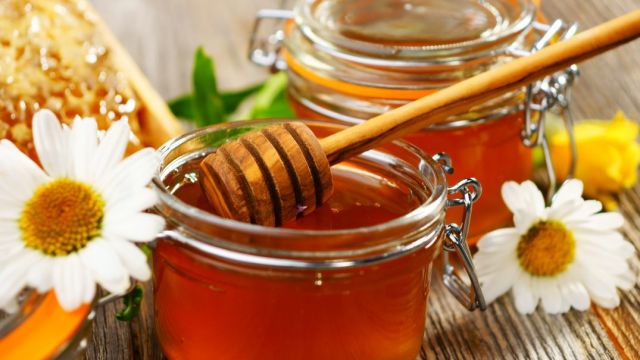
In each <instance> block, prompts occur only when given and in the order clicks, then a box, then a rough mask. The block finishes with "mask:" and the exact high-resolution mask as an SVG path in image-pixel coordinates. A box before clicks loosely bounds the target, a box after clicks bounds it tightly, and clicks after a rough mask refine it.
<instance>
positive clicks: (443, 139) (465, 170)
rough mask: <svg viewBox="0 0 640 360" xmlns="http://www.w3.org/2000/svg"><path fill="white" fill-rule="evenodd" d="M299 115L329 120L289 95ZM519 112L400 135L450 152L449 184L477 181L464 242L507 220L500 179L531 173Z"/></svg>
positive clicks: (454, 218)
mask: <svg viewBox="0 0 640 360" xmlns="http://www.w3.org/2000/svg"><path fill="white" fill-rule="evenodd" d="M290 102H291V104H292V106H293V109H294V110H295V112H296V114H297V116H298V117H300V118H307V119H318V120H330V121H331V120H333V119H330V118H327V117H326V116H323V115H321V114H318V113H316V112H314V111H311V110H310V109H308V108H307V107H305V106H303V105H302V104H300V103H298V102H297V101H295V99H293V98H291V97H290ZM523 122H524V114H523V113H522V112H516V113H513V114H510V115H506V116H503V117H500V118H496V119H491V120H489V121H486V122H478V123H476V124H471V125H469V126H463V127H458V128H450V129H442V130H435V129H434V130H422V131H420V132H417V133H415V134H411V135H408V136H406V137H405V138H404V139H405V140H407V141H409V142H411V143H413V144H415V145H417V146H418V147H419V148H420V149H422V150H423V151H424V152H425V153H427V154H436V153H438V152H445V153H447V154H449V155H450V156H451V159H452V161H453V167H454V169H455V172H454V174H452V175H448V176H447V181H448V183H449V185H450V186H451V185H453V184H455V183H456V182H458V181H460V180H462V179H464V178H468V177H474V178H476V179H478V180H479V181H480V183H481V184H482V196H481V197H480V199H479V200H478V202H476V203H475V204H474V205H473V216H472V220H471V230H470V239H468V241H469V243H471V244H473V243H475V242H476V241H477V240H478V239H479V237H480V236H482V235H483V234H485V233H487V232H489V231H491V230H494V229H497V228H500V227H504V226H507V225H509V224H510V222H511V213H510V212H509V210H508V209H507V207H506V206H505V205H504V202H503V200H502V195H501V193H500V188H501V187H502V184H503V183H504V182H505V181H517V182H522V181H524V180H527V179H530V178H531V176H532V173H533V164H532V155H531V149H529V148H527V147H526V146H524V145H523V144H522V141H521V137H520V132H521V131H522V128H523V126H524V125H523ZM461 218H462V209H461V208H451V209H449V210H448V211H447V220H448V221H449V222H457V223H460V220H461Z"/></svg>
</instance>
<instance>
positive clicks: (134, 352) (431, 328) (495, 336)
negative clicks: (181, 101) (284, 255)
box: [86, 0, 640, 359]
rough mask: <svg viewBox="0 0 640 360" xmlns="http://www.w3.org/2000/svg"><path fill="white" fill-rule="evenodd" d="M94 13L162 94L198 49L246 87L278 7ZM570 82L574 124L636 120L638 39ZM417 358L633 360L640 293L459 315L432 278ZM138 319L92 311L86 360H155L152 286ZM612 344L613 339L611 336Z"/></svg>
mask: <svg viewBox="0 0 640 360" xmlns="http://www.w3.org/2000/svg"><path fill="white" fill-rule="evenodd" d="M94 3H95V6H96V7H97V8H98V11H99V12H101V13H102V14H103V16H104V17H105V20H106V22H107V23H108V24H109V25H110V26H111V28H112V30H113V31H114V33H115V34H116V36H118V38H120V40H121V41H122V42H123V43H124V45H125V47H126V48H127V50H128V51H129V52H130V53H131V55H132V56H133V58H134V59H135V60H136V62H137V63H138V64H139V65H140V67H141V68H142V70H143V71H144V72H145V73H146V75H147V76H148V77H149V79H150V81H151V83H152V85H154V87H156V88H157V89H158V90H159V91H160V93H161V94H162V95H163V96H165V97H173V96H176V95H178V94H181V93H183V92H185V91H187V90H188V89H189V88H190V85H189V84H190V71H191V62H192V54H193V51H194V49H195V47H196V46H198V45H201V44H203V45H204V46H205V48H206V49H207V50H208V51H209V52H211V53H213V54H214V55H215V58H216V61H217V66H218V68H219V69H224V70H222V71H219V82H220V84H221V86H222V87H223V88H236V87H241V86H244V85H247V84H251V83H253V82H255V81H257V80H259V79H261V78H263V77H264V76H265V72H264V70H262V69H259V68H257V67H255V66H253V65H251V64H250V63H249V62H248V61H246V60H245V49H246V46H247V39H248V32H249V29H250V26H251V24H252V21H253V16H254V13H255V11H256V10H257V9H259V8H262V7H273V6H275V5H276V4H277V1H275V0H272V1H267V0H234V1H209V0H190V1H188V2H185V1H179V0H137V1H131V0H96V1H94ZM542 3H543V11H544V12H545V13H546V14H547V16H548V17H549V18H556V17H558V18H563V19H570V20H575V21H578V22H579V23H580V24H581V26H582V28H588V27H591V26H594V25H596V24H598V23H600V22H602V21H604V20H606V19H609V18H612V17H614V16H616V15H621V14H623V13H625V12H628V11H630V10H635V9H637V8H640V0H616V1H601V0H565V1H554V0H543V1H542ZM581 71H582V75H581V78H580V79H579V81H578V83H577V84H576V85H575V86H574V88H575V91H574V96H573V106H574V110H575V112H576V115H577V117H578V118H585V117H591V118H604V117H611V116H612V115H613V113H614V112H615V111H616V110H617V109H622V110H624V111H625V112H626V113H627V115H628V116H630V117H631V118H634V119H640V43H638V42H636V43H633V44H630V45H627V46H625V47H624V48H621V49H619V50H616V51H614V52H612V53H608V54H604V55H602V56H600V57H598V58H595V59H593V60H591V61H589V62H587V63H585V64H584V65H581ZM620 200H621V203H620V205H621V211H622V213H623V214H624V215H625V217H626V219H627V223H626V225H625V228H624V233H625V234H626V236H627V237H628V238H629V239H630V240H631V241H632V242H633V243H634V245H635V246H636V247H637V248H640V216H639V215H638V214H640V187H636V188H634V189H631V190H629V191H626V192H624V193H623V194H622V195H621V197H620ZM433 283H434V288H433V290H432V294H431V296H430V308H429V320H428V326H427V329H426V331H425V345H424V349H425V355H426V357H427V358H429V359H499V358H504V359H562V358H568V359H589V358H591V359H618V358H628V359H636V358H640V349H639V346H638V344H640V290H639V289H638V288H636V289H634V290H633V291H630V292H626V293H625V294H624V295H623V296H622V304H621V306H620V307H618V308H617V309H614V310H602V309H596V308H594V309H593V310H592V311H587V312H575V311H573V312H570V313H568V314H565V315H557V316H552V315H546V314H544V313H543V312H542V311H538V312H536V313H535V314H533V315H531V316H523V315H519V314H518V313H517V312H516V311H515V310H514V308H513V306H512V305H511V299H510V298H509V297H508V296H506V297H503V298H501V299H499V300H498V301H496V302H495V303H493V304H492V305H491V306H490V308H489V310H487V311H486V312H484V313H467V312H466V311H465V310H464V309H462V308H461V307H460V306H459V305H458V304H457V303H456V302H455V300H454V299H453V297H451V296H450V295H449V294H447V293H446V291H445V290H444V288H443V286H441V285H437V284H438V281H437V279H436V281H434V282H433ZM145 290H146V295H147V296H146V297H145V306H143V309H142V314H141V317H140V318H139V319H137V320H135V321H134V322H132V323H131V324H126V323H121V322H118V321H117V320H115V318H114V313H115V309H116V306H114V305H110V306H108V307H107V308H105V309H104V310H102V311H99V313H98V317H97V319H96V324H95V325H94V327H93V329H94V331H93V336H92V343H91V345H90V348H89V350H88V352H87V355H86V358H87V359H161V358H162V354H161V351H160V349H159V347H158V345H157V342H156V340H155V337H154V336H153V333H152V324H153V314H152V309H153V306H152V299H151V296H150V295H151V285H150V284H147V285H145ZM612 339H613V340H612Z"/></svg>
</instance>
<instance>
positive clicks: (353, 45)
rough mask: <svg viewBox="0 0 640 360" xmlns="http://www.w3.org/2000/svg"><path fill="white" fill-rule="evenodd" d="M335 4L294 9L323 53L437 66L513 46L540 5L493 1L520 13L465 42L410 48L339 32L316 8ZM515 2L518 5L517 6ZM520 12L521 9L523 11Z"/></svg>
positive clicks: (315, 2)
mask: <svg viewBox="0 0 640 360" xmlns="http://www.w3.org/2000/svg"><path fill="white" fill-rule="evenodd" d="M331 1H332V0H304V1H299V2H298V4H297V6H296V7H295V8H294V14H295V15H294V19H295V23H296V25H297V27H298V28H299V29H300V31H301V33H302V34H303V35H304V37H305V38H306V39H307V40H308V41H309V42H311V43H312V44H314V47H316V48H317V49H319V50H320V51H323V52H327V53H329V54H331V55H332V56H335V57H338V58H341V59H344V60H347V61H352V62H356V63H361V64H363V65H369V66H371V65H373V66H385V65H393V66H419V64H425V65H434V64H437V63H442V60H441V59H447V58H451V57H459V56H462V58H464V59H466V60H469V59H470V58H479V57H483V56H486V52H487V51H486V50H492V49H494V48H496V47H499V46H500V45H501V44H505V43H506V44H507V45H508V44H510V42H509V41H508V39H510V38H515V37H517V36H518V35H519V34H520V33H522V32H523V31H525V30H526V29H528V28H529V27H530V25H531V24H532V23H533V21H534V20H535V11H536V5H535V3H534V1H533V0H513V1H509V0H493V2H496V3H499V6H497V7H500V8H506V7H510V8H516V12H517V13H516V14H512V16H513V18H509V19H507V20H508V24H503V26H497V25H496V28H495V29H486V30H485V31H483V32H478V33H476V34H475V35H474V36H475V37H470V38H466V39H464V40H461V41H452V42H450V43H446V42H440V43H434V44H429V43H424V44H422V45H420V44H419V43H412V44H406V45H405V44H389V43H386V44H381V43H380V42H374V41H367V40H363V39H359V38H357V37H353V36H348V35H345V34H343V33H341V32H340V31H337V30H336V28H335V26H336V25H335V24H336V23H337V22H338V21H337V20H336V19H335V17H331V16H318V14H316V9H318V8H322V6H321V5H324V4H326V3H331ZM514 2H515V3H517V4H513V3H514ZM468 3H469V4H472V3H476V5H478V6H486V5H484V4H485V3H487V2H479V1H477V0H470V1H468ZM481 3H482V4H481ZM329 6H330V5H329ZM326 7H327V6H325V8H326ZM497 7H494V8H497ZM430 10H433V9H430ZM494 10H495V9H494ZM503 10H504V9H503ZM517 10H519V12H518V11H517ZM497 11H499V10H497ZM505 11H506V10H505ZM503 12H504V11H503ZM349 15H351V14H349ZM491 15H492V16H495V17H496V19H498V18H501V17H503V16H505V14H504V13H498V14H496V13H495V11H492V12H491ZM474 52H476V53H482V55H481V56H480V55H479V54H477V55H473V53H474ZM434 61H435V62H434Z"/></svg>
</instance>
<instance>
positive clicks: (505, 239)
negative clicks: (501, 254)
mask: <svg viewBox="0 0 640 360" xmlns="http://www.w3.org/2000/svg"><path fill="white" fill-rule="evenodd" d="M519 239H520V232H519V231H518V230H517V229H516V228H504V229H498V230H494V231H492V232H490V233H488V234H486V235H484V236H482V237H481V238H480V240H478V250H480V251H483V252H492V251H496V250H505V247H507V248H511V247H515V246H517V245H518V240H519Z"/></svg>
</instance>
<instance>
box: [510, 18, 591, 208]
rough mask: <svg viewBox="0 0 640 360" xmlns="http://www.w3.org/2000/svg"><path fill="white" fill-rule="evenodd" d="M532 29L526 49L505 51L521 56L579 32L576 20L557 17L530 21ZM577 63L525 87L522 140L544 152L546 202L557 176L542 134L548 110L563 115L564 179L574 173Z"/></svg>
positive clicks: (575, 158) (544, 135)
mask: <svg viewBox="0 0 640 360" xmlns="http://www.w3.org/2000/svg"><path fill="white" fill-rule="evenodd" d="M533 29H534V31H536V32H538V33H539V34H540V37H539V38H538V40H537V41H536V42H535V44H534V45H533V46H532V48H531V49H530V50H529V51H523V50H522V49H517V48H510V49H508V50H507V53H509V54H511V55H512V56H516V57H522V56H527V55H530V54H532V53H534V52H537V51H539V50H541V49H542V48H544V47H545V46H547V45H549V44H550V43H551V42H552V41H553V40H557V41H562V40H566V39H569V38H571V37H572V36H574V35H575V34H576V32H577V31H578V24H577V23H570V24H565V23H564V22H563V21H562V20H560V19H558V20H555V21H554V22H552V23H551V24H550V25H548V24H542V23H538V22H536V23H534V24H533ZM579 74H580V71H579V70H578V66H576V65H571V66H570V67H568V68H567V69H565V70H564V71H561V72H558V73H555V74H553V75H550V76H547V77H545V78H544V79H542V80H540V81H537V82H535V83H532V84H530V85H528V86H527V88H526V94H525V99H524V122H525V123H524V129H523V130H522V134H521V136H522V143H523V144H524V145H525V146H527V147H530V148H533V147H537V146H539V147H540V148H541V149H542V152H543V155H544V163H545V170H546V173H547V177H548V180H549V189H548V190H547V194H546V195H547V202H550V201H551V198H552V197H553V195H554V193H555V190H556V187H557V176H556V173H555V170H554V168H553V159H552V157H551V151H550V149H549V142H548V139H547V136H546V134H545V117H546V113H547V111H550V110H553V111H558V112H559V113H560V116H561V117H562V120H563V123H564V126H565V129H566V131H567V134H568V136H569V144H570V147H571V148H570V156H569V161H570V163H569V171H568V176H567V178H569V179H570V178H572V177H573V176H574V174H575V167H576V161H577V148H576V141H575V134H574V131H573V124H574V118H573V112H572V110H571V102H570V97H571V86H572V85H573V83H574V82H575V80H576V78H577V77H578V76H579Z"/></svg>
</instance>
